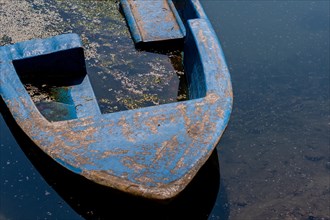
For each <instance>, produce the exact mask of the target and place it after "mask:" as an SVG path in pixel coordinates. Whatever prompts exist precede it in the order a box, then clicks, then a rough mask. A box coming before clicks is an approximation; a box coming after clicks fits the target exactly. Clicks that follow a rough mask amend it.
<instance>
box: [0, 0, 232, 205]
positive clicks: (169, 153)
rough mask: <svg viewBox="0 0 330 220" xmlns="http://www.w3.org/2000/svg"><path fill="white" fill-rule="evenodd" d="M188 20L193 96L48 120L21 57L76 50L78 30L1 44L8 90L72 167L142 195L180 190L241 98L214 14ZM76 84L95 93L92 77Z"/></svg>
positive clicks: (45, 145) (0, 67) (46, 145)
mask: <svg viewBox="0 0 330 220" xmlns="http://www.w3.org/2000/svg"><path fill="white" fill-rule="evenodd" d="M185 2H186V3H187V4H183V5H188V6H189V7H192V6H195V7H194V8H193V9H194V10H195V12H194V13H192V12H191V11H189V10H191V8H189V7H188V8H181V9H179V11H180V13H181V14H182V13H188V14H195V15H201V14H203V12H202V11H199V10H202V9H201V8H200V5H199V3H198V1H195V0H193V1H190V0H186V1H185ZM196 11H197V12H198V13H197V12H196ZM181 16H182V15H181ZM182 17H183V18H184V17H185V16H184V15H183V16H182ZM186 17H187V16H186ZM188 17H189V16H188ZM184 23H185V25H186V30H187V35H186V40H185V47H184V60H183V62H184V65H185V67H187V68H185V75H186V76H187V78H188V80H187V81H188V82H187V83H188V87H189V89H190V90H189V94H190V100H186V101H181V102H173V103H168V104H163V105H156V106H150V107H145V108H138V109H133V110H128V111H119V112H114V113H109V114H101V112H99V111H97V109H92V108H89V107H87V108H85V113H90V114H89V115H81V117H77V118H72V119H70V120H65V121H50V120H47V119H46V118H45V117H44V116H43V115H42V114H41V113H40V111H39V110H38V109H37V107H36V106H35V104H34V102H33V100H32V98H31V96H30V95H29V94H28V91H27V90H26V89H25V88H24V86H23V84H22V83H21V81H20V78H19V73H17V71H16V69H15V66H14V65H13V59H16V60H24V59H26V58H27V57H26V56H29V57H36V58H37V59H38V58H39V57H40V55H47V56H51V55H52V54H54V53H57V52H58V51H59V50H61V51H65V52H66V53H71V52H72V50H71V49H74V48H81V47H82V45H81V42H80V40H79V38H78V36H77V35H74V34H68V35H60V36H56V37H53V38H48V39H43V40H32V41H28V42H22V43H17V44H14V45H8V46H4V47H0V54H1V57H0V59H1V63H0V79H1V81H0V82H1V84H0V94H1V98H2V99H3V100H4V102H5V103H6V104H7V106H8V108H9V109H10V111H11V113H12V115H13V117H14V118H15V120H16V121H17V123H18V125H19V126H20V127H21V128H22V129H23V131H24V132H25V133H26V134H27V135H28V136H29V137H30V138H31V139H32V140H33V141H34V143H35V144H36V145H37V146H39V147H40V148H41V149H42V150H43V151H44V152H46V153H47V154H48V155H49V156H51V157H52V158H54V159H55V160H56V161H58V162H59V163H60V164H61V165H62V166H64V167H66V168H67V169H69V170H71V171H72V172H76V173H79V174H80V175H82V176H84V177H86V178H88V179H90V180H92V181H94V182H96V183H98V184H102V185H105V186H108V187H113V188H115V189H118V190H122V191H124V192H128V193H132V194H134V195H138V196H142V197H146V198H152V199H168V198H172V197H174V196H176V195H178V193H180V192H181V191H182V190H183V189H184V188H185V187H186V186H187V185H188V183H189V182H190V181H191V180H192V179H193V177H194V176H195V175H196V173H197V172H198V170H199V169H200V168H201V167H202V165H203V164H204V163H205V161H206V160H207V159H208V158H209V156H210V155H211V153H212V152H213V150H214V148H215V146H216V144H217V143H218V141H219V139H220V137H221V135H222V133H223V131H224V129H225V127H226V125H227V123H228V120H229V116H230V113H231V108H232V98H233V97H232V88H231V81H230V75H229V72H228V68H227V66H226V62H225V59H224V56H223V53H222V50H221V46H220V44H219V42H218V40H217V37H216V35H215V34H214V31H213V29H212V26H211V24H210V22H209V21H208V20H207V18H206V17H194V18H192V19H189V20H188V21H184ZM49 45H52V46H49ZM81 51H82V50H81ZM13 57H14V58H13ZM49 63H50V64H51V62H49ZM52 68H55V67H54V66H52ZM56 68H57V67H56ZM58 68H60V67H58ZM160 71H161V70H160ZM155 74H157V72H155ZM82 77H84V78H85V79H88V75H84V74H83V75H82ZM200 79H202V80H200ZM72 87H73V88H75V89H76V88H80V89H82V91H85V90H84V89H86V88H87V90H86V91H87V92H86V94H90V97H91V99H92V100H94V101H95V96H94V92H93V90H92V89H91V87H90V83H89V81H88V80H87V81H85V80H83V81H82V83H80V84H79V83H77V84H74V85H72ZM132 88H133V87H132ZM71 97H72V101H73V103H74V104H77V103H80V101H81V100H82V99H83V100H86V96H85V95H84V96H77V95H72V94H71ZM87 99H89V98H87ZM95 103H96V101H95ZM84 105H87V106H88V102H82V104H81V107H82V108H83V107H84ZM95 105H96V106H98V105H97V103H96V104H95Z"/></svg>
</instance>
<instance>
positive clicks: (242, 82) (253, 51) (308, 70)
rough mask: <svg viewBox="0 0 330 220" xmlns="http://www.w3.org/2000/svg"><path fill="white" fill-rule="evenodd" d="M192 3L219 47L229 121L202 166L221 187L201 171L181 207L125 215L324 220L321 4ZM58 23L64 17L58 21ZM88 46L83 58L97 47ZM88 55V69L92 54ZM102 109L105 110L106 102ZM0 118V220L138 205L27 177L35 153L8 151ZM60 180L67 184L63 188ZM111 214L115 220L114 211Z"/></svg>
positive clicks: (11, 146) (107, 213)
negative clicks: (226, 71) (214, 156)
mask: <svg viewBox="0 0 330 220" xmlns="http://www.w3.org/2000/svg"><path fill="white" fill-rule="evenodd" d="M36 2H38V1H36ZM39 2H42V1H39ZM77 2H79V1H77ZM86 2H88V1H86ZM63 4H66V3H63ZM202 4H203V6H204V8H205V11H206V13H207V14H208V16H209V18H210V20H211V22H212V24H213V27H214V29H215V31H216V33H217V34H218V36H219V39H220V40H221V43H222V46H223V49H224V52H225V56H226V58H227V63H228V65H229V68H230V71H231V76H232V83H233V89H234V108H233V113H232V117H231V120H230V123H229V126H228V128H227V130H226V132H225V134H224V135H223V137H222V139H221V141H220V143H219V145H218V147H217V150H218V151H217V152H218V155H219V161H218V162H219V164H217V163H214V161H213V162H212V161H211V163H210V164H211V166H213V167H218V166H220V177H221V179H220V180H219V179H218V178H219V177H218V175H219V173H217V171H214V169H211V170H213V172H206V173H211V174H209V175H206V176H205V174H203V175H204V176H203V178H199V179H198V181H197V182H196V181H195V183H194V185H195V187H192V188H190V189H191V190H190V189H189V190H188V191H187V192H186V196H185V198H183V199H182V200H183V202H177V203H174V205H172V206H171V205H169V206H164V207H162V208H159V207H158V206H157V207H156V208H155V206H154V205H152V204H149V203H143V204H142V205H141V206H139V207H140V208H141V210H137V209H135V210H134V209H133V210H132V209H130V207H129V205H128V206H127V208H126V209H127V210H128V212H129V211H131V212H135V213H136V214H137V216H143V212H144V213H145V214H146V215H147V216H149V217H150V218H152V217H153V218H154V219H159V218H161V217H164V216H165V217H166V216H167V217H168V219H174V216H175V215H174V214H173V213H175V211H178V210H179V211H181V212H180V214H178V215H177V216H176V217H177V218H179V219H187V218H188V217H189V218H190V219H193V217H192V216H195V219H238V220H242V219H330V210H329V204H330V201H329V200H330V199H329V198H330V190H329V185H330V175H329V174H330V156H329V155H330V152H329V141H330V140H329V133H330V117H329V112H330V101H329V7H330V5H329V2H328V1H271V2H270V1H207V0H204V1H202ZM0 6H1V4H0ZM41 6H43V5H41ZM70 7H71V8H72V9H73V10H74V9H76V7H81V4H80V3H79V4H77V5H74V4H71V5H70ZM1 10H4V9H1ZM1 10H0V12H1ZM81 10H83V9H80V11H81ZM99 13H101V12H99ZM96 14H97V13H96ZM17 16H18V15H17ZM93 16H96V15H93ZM62 19H68V17H65V15H64V14H62ZM72 19H73V18H72ZM95 19H96V18H95ZM31 20H33V19H32V18H31ZM84 22H87V21H84ZM95 22H96V23H97V22H98V21H97V19H96V21H95ZM79 27H80V28H82V27H83V26H79ZM79 27H78V26H77V29H79ZM13 28H15V27H14V26H13ZM13 28H12V29H13ZM65 28H67V27H64V28H63V30H65ZM9 35H10V32H8V33H7V35H6V36H5V35H4V36H3V37H2V36H0V38H1V39H2V41H3V42H5V43H6V42H10V39H9V38H8V37H11V38H14V36H12V35H10V36H9ZM16 36H17V37H19V35H16ZM31 36H34V35H31ZM88 37H89V35H87V39H88V41H87V40H86V42H87V43H88V45H89V46H90V48H92V50H90V51H92V52H93V48H97V47H96V46H95V45H93V44H92V43H91V42H90V41H91V40H92V39H93V38H92V37H90V38H88ZM98 37H99V36H98ZM98 39H101V40H102V39H104V38H98ZM99 41H100V40H99ZM89 55H90V56H91V60H92V61H93V59H94V60H95V58H96V57H93V56H94V55H95V54H94V53H90V54H89ZM160 59H163V58H162V57H161V58H160ZM123 62H124V61H123ZM92 64H93V63H92ZM100 74H101V75H102V74H103V73H100ZM105 80H107V79H105ZM100 83H101V85H102V83H103V82H100ZM104 106H105V109H108V110H109V111H110V110H112V107H107V106H109V105H107V103H106V102H105V105H104ZM3 117H4V116H3V115H2V116H0V128H1V132H0V146H1V155H0V156H1V160H0V169H1V175H0V219H82V218H93V217H94V218H101V219H102V218H103V219H110V218H111V217H113V218H114V217H117V218H124V219H125V217H128V216H129V213H125V204H130V205H132V204H139V202H135V201H132V200H131V199H128V200H129V201H130V202H129V203H125V199H123V200H122V201H121V200H118V204H117V206H116V203H115V202H114V201H111V202H110V203H109V204H110V205H109V206H107V205H101V204H102V203H100V201H97V199H96V197H93V195H90V194H93V193H95V194H97V193H98V194H97V195H98V196H99V197H101V196H100V195H102V193H103V192H104V191H103V189H98V188H89V187H90V185H89V183H86V182H83V181H82V180H81V179H79V178H77V177H72V176H71V177H68V176H66V175H67V174H66V173H65V172H62V171H59V168H57V167H56V168H52V169H49V172H50V174H49V175H46V172H47V169H41V170H40V169H39V170H37V169H36V168H35V167H38V166H39V167H40V165H38V161H39V160H38V158H39V156H40V154H39V153H38V152H36V151H33V150H32V151H31V150H28V149H30V148H29V146H30V145H29V144H28V143H25V144H23V147H22V146H21V147H20V146H19V145H18V143H17V142H22V141H19V140H20V138H19V136H16V137H15V138H16V140H15V138H14V136H13V133H12V132H11V131H10V130H9V128H8V126H7V124H6V123H5V121H4V118H3ZM23 142H24V141H23ZM20 145H22V143H21V144H20ZM24 146H25V147H24ZM22 149H23V150H24V152H25V154H27V155H30V156H29V158H28V157H26V155H25V154H24V153H23V151H22ZM33 158H34V159H33ZM30 159H33V160H30ZM40 160H41V161H47V159H40ZM31 161H33V164H34V165H32V162H31ZM39 164H40V162H39ZM208 171H209V170H208ZM56 172H61V175H64V176H65V178H63V179H61V177H58V176H56ZM52 173H53V175H52ZM41 174H43V175H41ZM66 178H68V180H72V182H73V183H75V184H77V185H70V184H68V186H65V184H66V182H65V180H66ZM69 178H71V179H69ZM80 182H81V184H79V183H80ZM212 183H216V186H214V184H213V185H212ZM208 184H209V185H208ZM58 185H60V186H59V187H57V186H58ZM75 186H76V188H78V190H74V187H75ZM79 187H81V190H79ZM55 189H56V190H55ZM87 189H90V190H87ZM79 192H81V193H84V194H86V196H82V195H78V193H79ZM100 192H101V193H100ZM87 195H88V196H87ZM104 195H106V196H108V197H107V198H109V196H110V195H112V196H113V197H114V198H122V197H121V196H119V197H117V196H116V194H113V193H112V194H111V193H107V194H104ZM187 195H188V196H187ZM205 195H207V196H205ZM86 197H87V198H91V199H90V201H88V200H87V201H86V199H84V198H86ZM107 198H103V199H105V200H107ZM93 199H95V200H94V201H93ZM95 204H98V205H99V206H101V209H100V207H95V206H94V205H95ZM199 206H200V207H201V208H198V207H199ZM119 207H121V210H123V212H122V216H120V215H119V214H118V212H115V210H117V209H118V208H119ZM122 207H124V208H122ZM176 207H177V210H175V208H176ZM119 209H120V208H119ZM141 211H142V212H141ZM170 212H171V213H172V214H171V215H170V214H168V215H167V214H166V213H170ZM191 213H193V215H191ZM111 214H113V215H111ZM130 214H134V213H130ZM185 214H186V215H185ZM118 215H119V216H118Z"/></svg>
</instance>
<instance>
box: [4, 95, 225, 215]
mask: <svg viewBox="0 0 330 220" xmlns="http://www.w3.org/2000/svg"><path fill="white" fill-rule="evenodd" d="M0 110H1V114H2V115H3V117H4V119H5V121H6V123H7V125H8V127H9V129H10V131H11V132H12V134H13V136H14V137H15V139H16V141H17V143H18V144H19V146H20V147H21V149H22V150H23V152H24V153H25V155H26V156H27V157H28V159H29V160H30V161H31V163H32V164H33V165H34V167H35V168H36V169H37V171H38V172H39V173H40V174H41V175H42V177H43V178H44V179H45V180H46V182H47V183H48V184H49V185H50V186H51V187H52V188H53V189H54V190H55V191H56V192H57V193H58V194H59V195H60V196H61V197H62V198H63V199H64V200H65V201H66V202H67V203H68V204H69V205H70V206H71V207H72V208H73V209H74V210H75V211H76V212H77V213H78V214H79V215H81V216H82V217H83V218H85V219H112V218H120V219H132V218H139V217H140V218H143V219H155V218H156V219H207V218H208V216H209V214H210V213H211V211H212V209H213V207H214V206H215V202H216V200H217V197H219V198H220V203H223V204H226V201H225V200H226V193H225V191H224V188H223V186H222V187H221V189H220V192H219V186H220V185H222V184H220V170H219V161H218V155H217V150H216V149H215V150H214V151H213V153H212V155H211V156H210V158H209V159H208V161H207V162H206V163H205V164H204V166H203V167H202V168H201V169H200V171H199V172H198V173H197V175H196V176H195V177H194V179H193V180H192V181H191V182H190V184H189V185H188V186H187V187H186V189H185V190H183V192H181V193H180V194H179V195H178V196H177V197H175V198H173V199H171V200H167V201H152V200H147V199H143V198H140V197H135V196H132V195H129V194H125V193H123V192H120V191H117V190H114V189H111V188H109V187H105V186H102V185H99V184H96V183H94V182H92V181H90V180H88V179H86V178H84V177H82V176H80V175H77V174H74V173H73V172H71V171H69V170H67V169H65V168H64V167H62V166H61V165H59V164H58V163H56V162H55V161H54V160H53V159H52V158H50V157H49V156H48V155H46V154H45V153H44V152H43V151H42V150H40V148H38V147H37V146H36V145H35V144H34V143H33V142H32V141H31V140H30V139H29V138H28V137H27V136H26V134H25V133H24V132H23V131H22V130H21V128H20V127H19V126H18V125H17V123H16V122H15V120H14V119H13V117H12V115H11V113H10V112H9V110H8V108H7V107H6V105H5V104H4V101H3V100H2V98H0ZM219 193H220V194H221V195H220V196H219V195H218V194H219ZM219 198H218V200H219ZM221 200H222V201H221ZM218 202H219V201H218ZM220 207H221V209H223V210H217V213H221V214H220V218H221V220H224V219H228V216H229V211H228V210H229V209H227V208H226V206H225V205H221V204H220ZM219 211H220V212H219Z"/></svg>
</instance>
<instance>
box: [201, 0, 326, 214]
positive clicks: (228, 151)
mask: <svg viewBox="0 0 330 220" xmlns="http://www.w3.org/2000/svg"><path fill="white" fill-rule="evenodd" d="M203 5H204V6H205V10H206V12H207V14H208V15H209V16H210V19H211V21H212V23H213V26H214V28H215V29H216V32H217V33H218V35H219V37H220V39H221V42H222V45H223V48H224V52H225V55H226V58H227V61H228V65H229V67H230V71H231V75H232V82H233V87H234V109H233V114H232V117H231V121H230V124H229V127H228V129H227V131H226V133H225V135H224V136H223V138H222V139H221V143H220V144H219V146H218V150H219V155H220V156H219V158H220V164H221V177H222V180H223V182H224V185H225V188H226V190H227V193H228V206H230V218H229V219H329V218H330V210H329V204H330V201H329V200H330V194H329V192H330V190H329V186H330V175H329V174H330V169H329V163H330V156H329V155H330V154H329V153H330V152H329V134H330V132H329V128H330V120H329V119H330V118H329V112H330V109H329V108H330V105H329V104H330V103H329V2H328V1H276V2H274V1H273V2H270V1H243V2H242V1H239V2H238V1H236V2H230V1H203ZM216 204H218V202H217V203H216ZM213 215H214V219H216V216H218V214H217V211H216V208H214V209H213Z"/></svg>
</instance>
